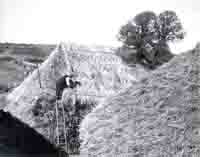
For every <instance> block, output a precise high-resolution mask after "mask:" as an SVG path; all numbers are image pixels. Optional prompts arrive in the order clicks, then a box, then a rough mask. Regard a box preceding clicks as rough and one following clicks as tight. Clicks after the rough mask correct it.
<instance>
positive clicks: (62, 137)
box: [56, 100, 68, 152]
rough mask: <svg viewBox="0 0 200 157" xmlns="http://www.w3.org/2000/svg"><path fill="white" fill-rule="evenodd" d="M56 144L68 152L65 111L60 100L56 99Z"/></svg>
mask: <svg viewBox="0 0 200 157" xmlns="http://www.w3.org/2000/svg"><path fill="white" fill-rule="evenodd" d="M56 145H57V146H58V147H65V148H66V149H65V150H66V151H67V152H68V143H67V131H66V120H65V111H64V105H63V103H62V101H59V100H56Z"/></svg>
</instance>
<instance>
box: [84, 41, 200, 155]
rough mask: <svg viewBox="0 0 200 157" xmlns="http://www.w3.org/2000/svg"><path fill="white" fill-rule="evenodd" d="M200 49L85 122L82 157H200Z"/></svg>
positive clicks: (111, 100) (160, 70)
mask: <svg viewBox="0 0 200 157" xmlns="http://www.w3.org/2000/svg"><path fill="white" fill-rule="evenodd" d="M199 55H200V45H197V47H196V48H195V49H194V50H192V51H189V52H187V53H183V54H180V55H178V56H176V57H174V58H173V59H172V60H171V61H170V62H169V63H166V64H165V65H163V66H161V67H160V68H158V69H157V70H155V71H154V72H152V73H151V74H149V75H148V77H146V78H144V79H142V80H140V81H139V82H138V83H135V84H134V85H132V86H130V87H129V88H127V89H125V90H123V91H121V92H120V93H118V94H115V95H114V96H110V97H109V98H107V99H106V100H105V101H103V102H102V103H101V104H99V105H97V106H96V107H95V108H94V109H93V110H92V112H91V113H89V114H88V115H87V116H86V117H85V118H84V120H83V121H82V123H81V127H80V137H81V140H82V143H81V155H88V156H92V157H94V156H103V157H108V156H109V157H110V156H138V157H139V156H148V157H161V156H162V157H172V156H173V157H180V156H181V157H182V156H199V152H200V147H199V145H200V133H199V130H200V127H199V124H200V117H199V87H200V86H199V81H200V79H199V69H200V57H199Z"/></svg>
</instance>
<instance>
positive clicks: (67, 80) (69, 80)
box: [56, 75, 81, 100]
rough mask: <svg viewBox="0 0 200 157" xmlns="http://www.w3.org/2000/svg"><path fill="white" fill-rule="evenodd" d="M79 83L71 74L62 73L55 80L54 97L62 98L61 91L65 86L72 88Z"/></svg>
mask: <svg viewBox="0 0 200 157" xmlns="http://www.w3.org/2000/svg"><path fill="white" fill-rule="evenodd" d="M78 85H79V86H80V85H81V83H80V82H79V81H76V80H75V78H74V76H73V75H64V76H62V77H61V78H59V79H58V80H57V81H56V98H57V100H60V99H61V98H62V93H63V91H64V89H65V88H68V89H69V90H72V89H74V88H76V87H77V86H78Z"/></svg>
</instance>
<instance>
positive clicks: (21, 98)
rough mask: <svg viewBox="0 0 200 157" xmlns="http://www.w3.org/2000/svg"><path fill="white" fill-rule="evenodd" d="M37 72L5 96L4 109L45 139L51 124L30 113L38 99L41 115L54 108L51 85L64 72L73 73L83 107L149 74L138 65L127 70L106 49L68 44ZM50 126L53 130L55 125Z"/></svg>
mask: <svg viewBox="0 0 200 157" xmlns="http://www.w3.org/2000/svg"><path fill="white" fill-rule="evenodd" d="M39 72H40V75H38V69H36V70H35V71H34V72H33V73H32V74H30V75H29V76H28V77H27V78H26V79H25V80H24V81H23V82H22V84H21V85H20V86H18V87H17V88H15V89H14V90H13V91H12V92H11V93H10V94H9V95H8V97H7V100H8V102H9V103H8V105H7V106H6V107H5V110H6V111H9V112H11V113H12V114H13V115H14V116H16V117H17V118H19V119H21V120H22V121H23V122H25V123H27V124H29V125H30V126H32V127H33V128H35V129H36V130H37V131H38V132H40V133H42V134H43V135H44V136H45V137H47V138H49V135H48V128H49V127H50V125H51V124H49V123H47V122H46V119H45V118H44V117H42V118H41V117H40V118H39V120H38V118H37V117H36V116H34V114H33V110H34V108H35V107H36V106H37V103H38V101H40V100H41V102H42V104H43V106H44V105H46V107H45V110H44V113H42V114H45V113H47V112H48V111H50V110H51V111H53V110H54V109H55V83H56V80H57V79H58V78H60V77H61V76H63V75H65V74H66V73H74V74H76V75H77V79H78V80H79V81H80V82H81V84H82V86H81V87H79V88H78V89H77V97H78V100H79V101H80V102H82V103H83V104H85V103H86V102H90V103H91V104H98V102H100V101H101V100H103V99H104V98H106V97H108V96H110V95H113V94H115V93H117V92H118V91H119V90H122V89H124V88H127V87H128V86H130V85H132V84H133V83H135V82H137V81H138V80H140V79H141V78H142V77H144V76H145V75H147V74H148V73H149V72H148V71H146V70H144V69H143V68H142V67H141V66H139V65H136V66H135V67H132V68H129V67H127V66H126V65H124V64H123V63H122V62H121V59H120V58H119V57H118V56H116V55H115V54H114V51H113V50H112V49H110V48H107V49H105V48H100V47H94V48H91V47H90V48H88V47H83V46H79V45H68V44H60V45H58V46H57V48H56V49H55V50H54V51H53V52H52V53H51V54H50V56H49V57H48V58H47V59H46V60H45V62H43V63H42V65H41V66H40V67H39ZM39 76H40V80H41V85H42V88H40V84H39ZM84 112H86V111H84ZM66 115H67V113H66ZM53 125H54V126H53V128H55V123H54V124H53ZM54 130H55V129H54ZM53 136H55V135H53Z"/></svg>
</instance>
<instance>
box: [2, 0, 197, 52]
mask: <svg viewBox="0 0 200 157" xmlns="http://www.w3.org/2000/svg"><path fill="white" fill-rule="evenodd" d="M146 10H152V11H154V12H155V13H157V14H159V13H160V12H162V11H164V10H174V11H176V13H177V15H178V16H179V18H180V19H181V21H182V23H183V26H184V28H185V31H186V32H187V35H186V38H185V39H184V41H180V42H178V43H172V44H170V45H171V48H172V50H173V51H174V52H175V53H180V52H184V51H186V50H188V49H191V48H193V47H194V46H195V45H196V43H197V42H198V41H200V31H199V28H200V22H199V19H200V1H199V0H190V1H188V0H150V1H147V0H0V42H15V43H46V44H48V43H49V44H51V43H53V44H55V43H59V42H61V41H62V42H75V43H78V44H84V45H93V44H95V45H105V46H119V45H120V43H119V42H118V41H117V38H116V35H117V33H118V31H119V28H120V26H121V25H123V24H125V23H126V22H127V21H128V20H129V19H130V18H133V17H134V16H135V15H136V14H137V13H140V12H142V11H146Z"/></svg>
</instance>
